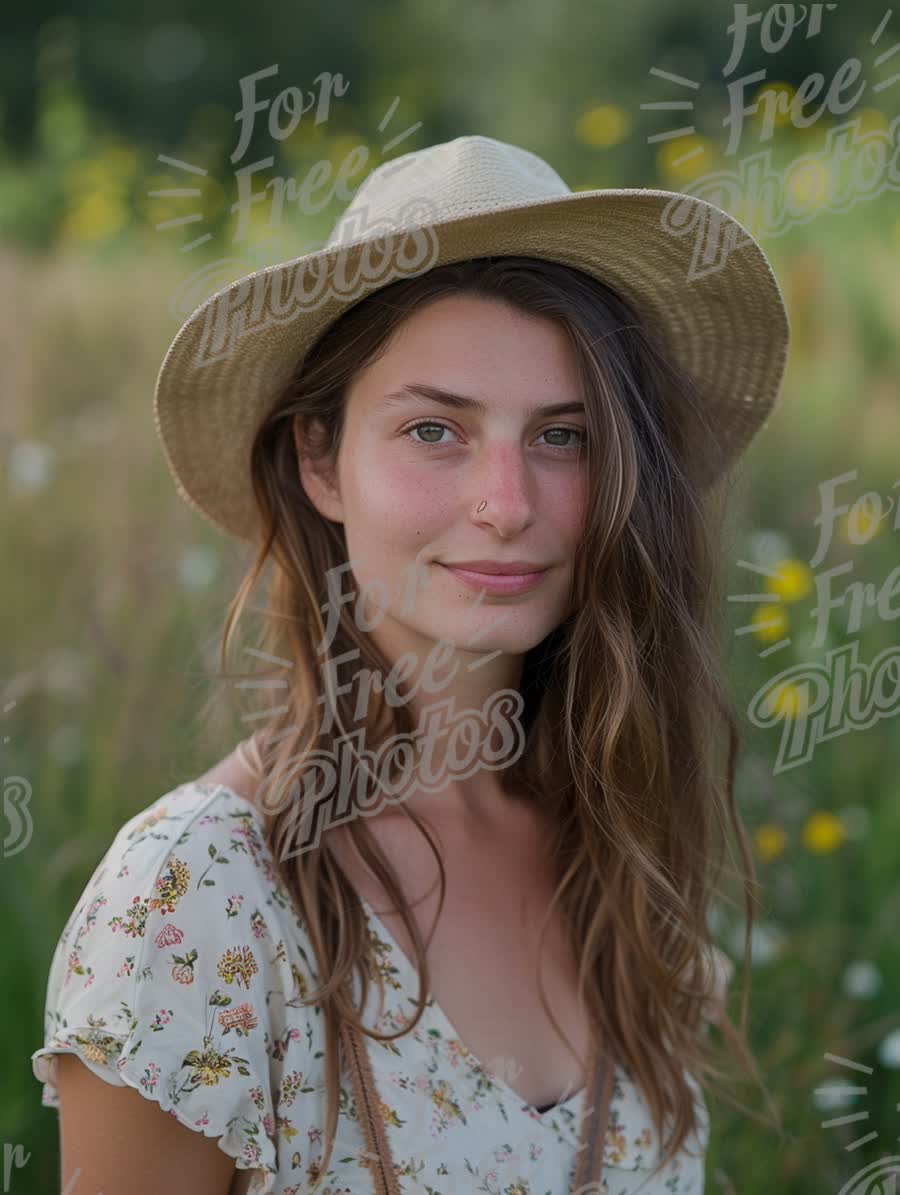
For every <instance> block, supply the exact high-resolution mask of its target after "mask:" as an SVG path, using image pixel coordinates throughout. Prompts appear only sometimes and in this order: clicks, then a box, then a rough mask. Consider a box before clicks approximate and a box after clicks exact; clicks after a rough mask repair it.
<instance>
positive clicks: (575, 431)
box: [541, 427, 587, 449]
mask: <svg viewBox="0 0 900 1195" xmlns="http://www.w3.org/2000/svg"><path fill="white" fill-rule="evenodd" d="M559 432H562V433H563V434H564V435H566V436H577V437H578V439H577V440H576V441H575V443H574V444H573V443H572V441H571V440H570V441H569V442H568V443H567V444H559V443H552V444H551V445H550V446H551V448H564V449H578V448H583V447H584V445H585V444H586V443H587V432H586V431H584V430H583V429H582V428H580V427H549V428H547V430H546V431H545V432H542V433H541V435H544V436H553V435H556V434H558V433H559Z"/></svg>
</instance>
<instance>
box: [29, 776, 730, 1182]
mask: <svg viewBox="0 0 900 1195" xmlns="http://www.w3.org/2000/svg"><path fill="white" fill-rule="evenodd" d="M364 907H365V909H366V914H367V917H368V919H369V926H370V932H371V934H372V936H373V941H374V943H375V945H376V948H377V950H378V957H379V965H380V966H381V970H382V974H383V975H384V977H385V981H386V993H385V995H386V1007H385V1008H384V1009H383V1010H379V1008H378V985H377V984H375V983H373V984H372V985H371V987H370V992H369V1000H368V1003H367V1005H366V1010H365V1014H364V1023H365V1024H366V1025H367V1026H368V1027H372V1028H377V1029H379V1030H381V1031H393V1030H395V1029H397V1028H399V1027H400V1026H401V1025H403V1024H406V1023H408V1022H409V1021H410V1020H411V1019H412V1015H413V1006H414V1004H415V1000H416V995H417V993H418V980H417V977H416V975H415V973H414V971H413V968H412V965H411V963H410V962H409V960H407V959H406V957H405V955H404V954H403V952H402V951H401V950H400V948H399V947H398V946H397V944H396V942H394V940H393V939H392V937H391V935H390V933H389V931H388V930H387V928H386V927H385V925H384V924H383V923H382V922H381V921H380V920H379V919H378V918H377V917H376V915H375V914H374V913H373V911H372V909H371V906H370V905H368V903H367V902H364ZM317 983H318V979H317V974H316V970H315V956H314V954H313V952H312V949H311V947H310V945H309V941H308V938H307V937H306V934H305V932H304V928H303V925H302V923H301V922H300V921H299V920H298V918H297V915H296V913H295V911H294V906H293V904H292V902H291V900H290V898H289V895H288V893H287V891H286V889H285V888H284V886H283V885H282V884H281V883H280V882H279V880H278V879H277V876H276V873H275V868H274V864H273V860H272V856H271V854H270V852H269V850H268V847H267V845H266V843H265V839H264V835H263V830H262V824H261V821H260V820H259V814H258V813H257V812H256V810H255V809H254V808H253V806H252V805H251V804H250V803H249V802H247V801H246V800H244V798H242V797H240V796H238V795H237V794H236V793H234V792H232V791H231V790H230V789H228V788H225V787H223V786H222V785H213V784H203V783H200V782H199V781H189V782H187V783H186V784H183V785H180V786H179V787H178V788H176V789H174V790H173V791H172V792H169V793H166V794H165V795H164V796H162V797H160V798H158V799H157V800H156V801H154V802H153V803H152V804H151V805H149V806H148V807H147V808H146V809H144V810H142V811H141V812H140V813H137V814H136V815H135V816H134V817H132V818H130V819H129V820H128V821H127V822H126V823H125V824H124V825H123V826H122V827H121V829H120V830H119V831H118V833H117V834H116V836H115V838H114V839H113V842H112V844H111V845H110V847H109V848H108V850H107V852H106V854H105V855H104V857H103V859H102V860H101V861H100V863H99V864H98V865H97V867H96V869H95V871H94V874H93V876H92V877H91V879H90V881H89V882H88V884H87V887H86V888H85V890H84V893H83V894H82V897H81V899H80V900H79V902H78V904H77V905H76V907H75V909H74V910H73V912H72V914H71V916H70V917H69V919H68V921H67V923H66V925H65V927H64V929H63V931H62V934H61V936H60V939H59V942H58V944H57V947H56V951H55V953H54V956H53V960H52V964H51V968H50V974H49V979H48V985H47V1001H46V1011H45V1017H44V1045H43V1047H42V1048H39V1049H37V1050H35V1051H34V1053H33V1054H32V1056H31V1058H32V1067H33V1071H34V1075H35V1077H36V1078H37V1079H38V1080H39V1081H40V1082H41V1083H43V1091H42V1103H43V1104H44V1105H45V1106H47V1107H51V1108H58V1106H59V1104H58V1099H57V1093H56V1088H55V1086H54V1074H55V1064H56V1055H58V1054H61V1053H75V1054H77V1055H78V1056H79V1057H80V1058H81V1059H82V1060H83V1062H84V1063H85V1065H87V1066H88V1067H89V1068H90V1069H91V1070H92V1071H93V1072H94V1073H95V1074H96V1075H99V1076H100V1077H101V1078H102V1079H104V1080H105V1081H106V1082H108V1083H112V1084H114V1085H116V1086H119V1087H122V1086H127V1087H133V1088H134V1089H135V1090H136V1091H138V1092H140V1093H141V1095H143V1096H144V1097H145V1098H146V1099H149V1100H155V1101H156V1102H157V1103H158V1104H159V1105H160V1107H161V1108H162V1109H163V1110H164V1111H168V1112H170V1113H171V1115H172V1116H174V1117H175V1119H176V1120H178V1121H179V1123H180V1124H182V1125H185V1126H186V1127H187V1128H189V1129H191V1130H193V1131H194V1132H198V1133H203V1134H205V1135H206V1136H207V1137H212V1138H214V1139H215V1140H217V1142H218V1145H219V1148H220V1149H221V1150H223V1151H224V1152H225V1153H226V1154H228V1155H229V1156H230V1157H232V1158H234V1159H235V1162H236V1165H237V1167H238V1168H239V1169H242V1170H244V1169H250V1170H253V1171H255V1174H254V1176H253V1180H252V1184H251V1187H250V1191H251V1193H253V1195H259V1193H265V1195H268V1193H270V1192H271V1193H272V1195H302V1193H306V1192H312V1191H313V1190H314V1186H313V1184H314V1183H315V1180H316V1179H317V1178H319V1177H320V1174H319V1172H320V1169H321V1160H322V1157H323V1155H324V1129H325V1108H326V1102H325V1091H324V1079H325V1077H324V1065H323V1063H324V1050H325V1044H324V1031H323V1019H322V1016H321V1010H320V1009H319V1007H318V1006H315V1007H304V1006H303V1005H302V1004H301V1003H300V997H302V996H303V995H306V994H308V993H309V992H310V991H312V990H313V989H314V987H315V986H316V985H317ZM355 996H356V998H357V1000H358V997H359V986H358V977H357V979H356V980H355ZM379 1011H380V1015H379ZM366 1044H367V1047H368V1051H369V1057H370V1059H371V1065H372V1072H373V1076H374V1079H375V1084H376V1086H377V1089H378V1093H379V1096H380V1098H381V1106H382V1112H383V1115H384V1122H385V1131H386V1134H387V1138H388V1141H389V1143H390V1147H391V1152H392V1154H393V1159H394V1162H395V1164H396V1166H397V1167H398V1170H399V1176H398V1181H399V1186H400V1190H401V1191H402V1192H404V1195H406V1193H407V1192H422V1193H423V1195H424V1193H428V1195H457V1193H458V1195H464V1193H465V1195H470V1193H472V1192H487V1193H489V1195H568V1193H569V1189H570V1183H571V1179H572V1174H573V1172H574V1167H575V1160H576V1154H575V1149H576V1145H577V1142H578V1139H579V1131H580V1124H581V1113H582V1110H583V1101H584V1091H583V1090H582V1091H579V1092H577V1093H576V1094H575V1095H574V1096H572V1097H571V1098H570V1099H567V1100H566V1101H565V1102H563V1103H562V1104H558V1105H555V1106H554V1107H552V1108H550V1109H548V1110H547V1111H546V1112H544V1113H543V1114H541V1113H539V1112H538V1111H537V1110H536V1109H535V1108H534V1107H532V1106H530V1105H528V1104H526V1103H525V1102H524V1101H523V1100H522V1099H521V1098H520V1097H518V1096H517V1095H516V1094H515V1092H514V1091H513V1090H512V1088H511V1087H509V1086H508V1085H507V1084H506V1083H505V1082H504V1080H503V1079H502V1078H500V1077H497V1076H496V1075H494V1074H491V1073H489V1072H488V1070H487V1069H486V1068H485V1066H484V1065H483V1064H482V1063H481V1062H480V1061H479V1059H477V1058H476V1057H475V1056H474V1054H472V1053H471V1051H469V1050H468V1049H467V1048H466V1046H465V1045H464V1044H463V1042H461V1041H460V1040H459V1037H458V1036H457V1034H456V1031H455V1030H454V1027H453V1025H452V1024H451V1023H450V1022H449V1021H448V1020H447V1018H446V1016H445V1015H444V1014H443V1012H442V1010H441V1009H440V1007H439V1006H438V1005H437V1004H435V1003H434V1001H433V1000H429V1004H428V1007H427V1009H426V1011H425V1013H424V1014H423V1017H422V1019H421V1021H420V1022H419V1025H418V1026H417V1028H416V1029H415V1030H414V1032H413V1033H412V1034H407V1035H405V1036H403V1037H401V1038H400V1039H398V1040H397V1041H396V1042H393V1043H389V1044H386V1045H383V1044H381V1043H379V1042H374V1041H372V1040H371V1039H368V1038H367V1039H366ZM615 1079H616V1082H615V1089H614V1092H613V1098H612V1103H611V1105H610V1113H609V1128H608V1133H607V1137H606V1141H605V1144H604V1150H603V1191H604V1192H608V1195H632V1193H633V1192H636V1191H638V1190H641V1191H644V1192H647V1193H648V1195H663V1193H664V1192H665V1193H667V1195H668V1193H672V1192H674V1193H675V1195H688V1193H690V1195H699V1193H700V1192H702V1191H703V1185H704V1155H705V1152H706V1146H707V1143H708V1137H709V1124H708V1116H707V1112H706V1104H705V1101H704V1099H703V1096H702V1093H701V1092H700V1089H699V1086H698V1085H696V1084H695V1083H694V1081H693V1079H692V1078H691V1077H690V1076H688V1079H689V1082H690V1083H691V1085H692V1089H694V1090H695V1091H696V1093H697V1101H698V1108H699V1111H700V1116H701V1123H702V1133H701V1139H700V1141H699V1142H698V1141H697V1139H696V1138H693V1139H692V1140H689V1143H688V1144H689V1146H690V1152H689V1151H688V1147H686V1148H685V1149H684V1150H683V1151H682V1152H681V1153H679V1154H678V1155H677V1156H676V1157H675V1158H674V1159H673V1160H672V1161H671V1162H670V1163H669V1165H668V1166H667V1167H666V1168H665V1170H663V1171H662V1172H661V1173H659V1174H658V1175H657V1176H656V1177H655V1178H654V1179H653V1181H652V1183H650V1184H647V1185H644V1184H646V1179H647V1175H648V1173H649V1171H650V1170H651V1169H652V1168H653V1165H654V1164H655V1162H656V1160H657V1159H658V1157H659V1152H658V1149H659V1143H658V1141H657V1138H656V1135H655V1133H654V1130H653V1127H652V1123H651V1120H650V1117H649V1112H648V1109H647V1106H646V1104H645V1102H644V1100H643V1098H642V1097H641V1095H640V1093H639V1091H638V1089H637V1088H636V1087H635V1085H634V1084H633V1083H632V1081H631V1079H630V1077H629V1075H628V1074H627V1072H626V1071H625V1070H623V1069H622V1068H621V1067H617V1069H616V1076H615ZM341 1080H342V1083H341V1098H340V1115H339V1118H338V1137H337V1144H336V1146H335V1149H334V1153H333V1155H332V1160H331V1165H330V1167H329V1169H328V1171H327V1174H325V1175H324V1176H321V1177H322V1182H321V1185H320V1186H318V1187H317V1188H315V1189H316V1190H317V1191H318V1192H319V1195H338V1193H342V1195H343V1193H348V1195H367V1193H368V1192H369V1191H372V1190H373V1183H372V1178H371V1172H370V1171H369V1169H368V1166H367V1161H368V1159H367V1158H366V1156H365V1154H366V1148H365V1138H364V1135H363V1131H362V1127H361V1125H360V1124H359V1122H358V1120H357V1114H356V1107H355V1102H354V1099H353V1089H352V1085H351V1083H350V1078H349V1074H348V1073H347V1072H346V1070H342V1074H341Z"/></svg>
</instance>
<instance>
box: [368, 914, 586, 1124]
mask: <svg viewBox="0 0 900 1195" xmlns="http://www.w3.org/2000/svg"><path fill="white" fill-rule="evenodd" d="M357 896H358V897H359V900H360V903H361V904H362V906H363V909H364V910H365V914H366V917H367V919H368V921H369V925H370V927H371V928H372V929H373V930H375V932H376V934H378V935H380V936H381V937H382V938H383V939H384V941H385V943H386V944H387V945H388V946H389V947H390V949H391V952H392V954H394V955H395V956H396V958H397V961H398V963H399V965H400V966H401V967H402V968H403V971H404V975H405V977H406V979H407V980H412V981H415V982H416V984H417V983H418V972H417V971H416V969H415V967H414V966H413V964H412V962H411V960H410V959H408V958H407V957H406V952H405V951H404V950H403V949H401V947H400V945H399V943H398V942H397V939H396V938H395V937H394V935H393V934H392V933H391V931H390V930H389V929H388V927H387V926H386V925H385V923H384V922H383V921H382V919H381V918H380V917H379V916H378V914H377V913H376V912H375V910H374V909H373V908H372V905H371V903H370V902H369V901H368V900H367V899H366V897H365V896H363V895H362V893H360V892H357ZM411 990H414V989H411ZM427 999H428V1004H429V1007H430V1008H431V1010H432V1012H433V1013H434V1015H435V1016H436V1017H437V1018H438V1020H439V1021H442V1022H443V1025H444V1028H445V1029H446V1030H448V1031H449V1034H450V1037H451V1038H452V1039H453V1040H455V1041H457V1042H459V1044H460V1046H462V1048H463V1050H464V1051H465V1054H466V1057H467V1058H468V1059H469V1061H470V1062H472V1063H473V1064H474V1065H475V1067H476V1068H477V1069H478V1070H479V1071H480V1072H481V1073H482V1074H483V1075H484V1076H485V1077H486V1078H487V1079H489V1080H490V1081H491V1083H493V1084H495V1085H496V1086H497V1087H500V1088H502V1090H503V1091H504V1092H506V1094H507V1095H508V1096H509V1098H510V1099H511V1100H513V1101H515V1103H516V1104H517V1105H518V1106H519V1107H520V1108H521V1109H522V1111H524V1112H526V1113H527V1114H528V1115H529V1116H532V1117H534V1118H535V1119H536V1120H539V1121H542V1122H545V1121H546V1119H547V1118H549V1117H551V1116H553V1114H554V1113H558V1112H560V1111H562V1110H563V1109H568V1108H573V1109H574V1108H576V1107H577V1106H578V1105H579V1104H580V1103H582V1102H583V1100H584V1096H585V1093H586V1092H587V1087H588V1084H586V1083H585V1084H582V1086H581V1087H579V1089H578V1090H577V1091H576V1092H574V1093H573V1094H572V1095H570V1096H569V1097H568V1098H567V1099H565V1100H563V1101H562V1102H561V1103H556V1104H551V1105H550V1107H549V1108H545V1109H544V1111H543V1112H541V1111H540V1109H539V1108H537V1107H536V1106H535V1105H534V1104H529V1102H528V1101H527V1100H526V1099H525V1098H524V1097H523V1096H521V1095H519V1093H518V1092H517V1091H514V1090H513V1089H512V1087H510V1085H509V1084H508V1083H507V1082H506V1081H505V1080H504V1079H501V1078H500V1076H499V1075H498V1074H496V1073H495V1072H494V1071H492V1070H489V1069H488V1068H487V1067H486V1066H485V1064H484V1063H483V1062H482V1061H481V1059H480V1058H479V1057H478V1056H477V1055H476V1054H475V1052H474V1051H473V1050H470V1049H469V1047H468V1046H467V1045H466V1043H465V1042H464V1041H463V1039H462V1037H461V1036H460V1034H459V1031H458V1030H457V1028H456V1026H455V1025H454V1024H453V1022H452V1021H451V1020H450V1018H449V1017H448V1016H447V1014H446V1013H445V1012H444V1010H443V1008H442V1007H441V1006H440V1004H438V1002H437V1000H435V998H434V996H433V995H432V994H431V992H429V993H428V996H427Z"/></svg>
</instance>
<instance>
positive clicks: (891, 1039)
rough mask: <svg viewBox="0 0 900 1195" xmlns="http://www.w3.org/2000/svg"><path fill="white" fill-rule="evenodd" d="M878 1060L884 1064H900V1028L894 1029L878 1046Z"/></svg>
mask: <svg viewBox="0 0 900 1195" xmlns="http://www.w3.org/2000/svg"><path fill="white" fill-rule="evenodd" d="M878 1061H879V1062H880V1063H881V1065H882V1066H889V1067H891V1068H892V1069H896V1068H897V1067H898V1066H900V1029H893V1030H892V1031H891V1032H890V1033H889V1034H888V1035H887V1037H886V1038H885V1039H884V1040H883V1041H882V1043H881V1045H880V1046H879V1047H878Z"/></svg>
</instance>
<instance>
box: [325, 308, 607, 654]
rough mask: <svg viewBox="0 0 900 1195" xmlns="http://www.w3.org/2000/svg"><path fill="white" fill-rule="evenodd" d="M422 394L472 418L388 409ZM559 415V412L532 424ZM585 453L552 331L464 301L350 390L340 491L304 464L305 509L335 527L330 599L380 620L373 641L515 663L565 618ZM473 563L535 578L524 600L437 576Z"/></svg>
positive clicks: (421, 403) (571, 384)
mask: <svg viewBox="0 0 900 1195" xmlns="http://www.w3.org/2000/svg"><path fill="white" fill-rule="evenodd" d="M417 385H421V386H429V387H434V388H439V389H440V390H442V391H446V392H449V393H450V394H453V395H457V396H466V397H467V398H469V399H472V400H474V401H477V402H478V403H479V404H483V410H481V409H474V408H472V407H460V406H459V405H448V404H445V403H443V402H440V401H438V400H437V399H436V398H434V397H416V396H405V397H398V396H397V395H398V392H400V391H402V390H403V389H404V388H411V387H415V386H417ZM559 404H564V405H565V406H566V407H567V408H569V409H567V410H566V411H565V412H562V411H557V412H547V411H546V410H541V408H547V407H551V406H557V405H559ZM585 444H586V419H585V415H584V411H583V407H582V395H581V387H580V384H579V379H578V376H577V371H576V365H575V357H574V352H573V350H572V348H571V345H570V343H569V341H568V339H567V338H566V335H565V333H564V332H563V331H562V330H561V329H560V328H559V327H558V326H557V325H556V324H554V323H553V322H551V321H550V320H547V319H543V318H541V317H536V316H531V315H526V314H524V313H522V312H520V311H518V310H517V309H514V308H512V307H510V306H508V305H506V304H504V303H502V302H500V301H498V300H491V299H486V298H483V297H476V296H471V295H454V296H450V297H446V298H441V299H438V300H434V301H432V302H431V303H429V304H428V305H427V306H426V307H424V308H423V309H421V310H420V311H417V312H415V313H414V314H413V315H411V316H410V317H408V318H407V319H406V320H405V322H404V323H403V324H402V325H401V326H400V327H399V329H398V330H397V332H396V333H395V336H394V339H393V340H392V342H391V343H390V345H389V347H388V348H387V350H386V351H385V353H384V354H383V356H382V357H381V358H380V359H379V360H378V361H376V362H374V363H373V364H372V365H370V366H369V367H368V368H366V369H365V370H363V371H362V372H361V373H360V374H359V375H358V376H357V378H356V379H355V381H354V384H353V385H352V387H351V388H350V390H349V393H348V396H347V406H346V412H345V426H344V434H343V439H342V442H341V446H340V450H339V453H338V462H337V491H335V490H333V489H330V488H329V487H328V484H327V482H324V481H321V480H320V479H319V476H318V474H317V473H314V472H313V470H312V467H310V466H308V465H307V464H304V465H303V466H301V477H302V481H303V484H304V487H305V488H306V492H307V494H308V495H309V496H310V498H311V500H312V501H313V502H314V503H315V505H316V506H317V508H318V509H319V510H320V512H321V513H322V514H323V515H325V517H326V518H329V519H332V520H334V521H337V522H340V523H342V524H343V525H344V529H345V533H346V540H347V550H348V557H349V560H350V562H351V564H352V570H353V571H352V574H349V573H348V574H346V575H345V576H344V577H343V578H342V579H341V582H340V588H341V590H342V591H343V592H349V591H351V590H352V591H354V592H355V593H362V594H364V595H365V599H364V600H365V611H366V616H367V617H369V618H370V619H371V620H372V621H374V619H373V618H372V616H373V612H374V613H375V615H376V617H381V623H380V627H379V630H378V631H373V632H372V633H373V636H374V637H375V638H376V641H378V642H379V643H380V644H382V645H383V646H389V648H390V650H391V651H392V652H394V651H397V650H398V649H402V650H406V651H409V650H412V651H414V652H416V653H421V652H423V651H424V652H427V651H428V649H429V647H430V646H431V645H433V643H434V642H436V641H437V640H439V639H444V640H450V641H451V642H453V643H454V644H455V645H456V646H457V647H458V649H460V650H461V651H466V650H471V651H472V652H474V653H477V654H479V655H483V654H484V653H485V652H486V651H491V650H495V649H500V650H501V651H503V652H507V653H515V654H520V653H524V652H525V651H527V650H528V649H530V648H531V647H533V646H535V645H536V644H537V643H539V642H540V641H541V640H542V639H544V638H545V637H546V636H547V635H548V634H549V633H550V632H551V631H552V630H554V629H555V628H556V627H557V626H558V625H559V623H560V622H561V621H562V620H563V619H564V618H565V617H566V616H567V614H568V613H569V612H570V603H571V589H572V574H573V565H574V555H575V551H576V547H577V544H578V541H579V538H580V532H581V526H582V518H583V509H584V497H585V483H586V468H587V466H586V458H585V449H584V446H585ZM579 450H580V451H579ZM482 502H484V503H486V505H485V506H484V509H483V510H481V511H480V512H479V511H477V509H476V508H477V507H478V506H480V505H481V503H482ZM482 560H491V561H496V562H498V563H500V564H507V563H509V562H513V561H527V562H529V563H531V564H533V565H534V566H535V567H536V568H539V569H542V570H546V571H544V572H543V573H542V576H541V579H540V582H539V583H538V584H536V585H535V586H534V587H532V588H530V589H528V590H526V591H525V592H520V593H505V594H502V595H497V594H494V593H490V592H487V593H484V594H483V595H479V592H478V591H477V589H473V588H472V587H470V585H467V584H465V583H464V582H463V581H462V580H461V579H460V578H459V577H458V576H456V575H454V573H453V572H451V571H449V569H448V567H447V566H448V565H455V564H462V563H465V562H471V561H482ZM351 609H352V607H351ZM382 614H383V617H382ZM360 625H362V624H360ZM368 626H369V624H368V623H367V624H366V626H365V627H363V629H368Z"/></svg>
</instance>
